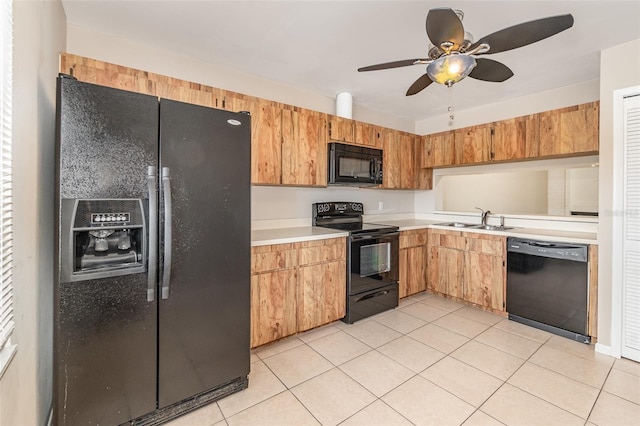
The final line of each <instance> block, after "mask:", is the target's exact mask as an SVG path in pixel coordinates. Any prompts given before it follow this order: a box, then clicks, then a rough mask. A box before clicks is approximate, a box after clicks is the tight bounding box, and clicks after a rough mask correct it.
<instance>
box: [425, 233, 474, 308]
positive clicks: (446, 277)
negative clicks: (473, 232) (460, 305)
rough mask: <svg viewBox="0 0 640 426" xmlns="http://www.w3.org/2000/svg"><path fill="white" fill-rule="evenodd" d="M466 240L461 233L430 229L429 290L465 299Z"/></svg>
mask: <svg viewBox="0 0 640 426" xmlns="http://www.w3.org/2000/svg"><path fill="white" fill-rule="evenodd" d="M465 249H466V238H465V237H464V236H462V233H461V232H459V231H443V230H436V229H430V230H429V232H428V253H427V255H428V265H429V267H428V270H427V288H428V289H429V290H431V291H435V292H438V293H442V294H447V295H450V296H453V297H457V298H460V299H461V298H462V297H463V277H464V253H465Z"/></svg>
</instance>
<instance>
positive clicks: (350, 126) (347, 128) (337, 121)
mask: <svg viewBox="0 0 640 426" xmlns="http://www.w3.org/2000/svg"><path fill="white" fill-rule="evenodd" d="M329 140H330V141H333V142H346V143H356V122H355V121H354V120H351V119H349V118H344V117H338V116H337V115H330V116H329Z"/></svg>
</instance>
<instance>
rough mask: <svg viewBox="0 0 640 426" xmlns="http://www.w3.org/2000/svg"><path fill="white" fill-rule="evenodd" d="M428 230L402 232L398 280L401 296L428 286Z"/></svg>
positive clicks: (422, 289)
mask: <svg viewBox="0 0 640 426" xmlns="http://www.w3.org/2000/svg"><path fill="white" fill-rule="evenodd" d="M427 254H428V253H427V230H426V229H418V230H412V231H402V232H400V252H399V262H400V265H399V269H400V271H399V272H400V279H399V281H398V287H399V297H400V298H403V297H407V296H410V295H412V294H415V293H419V292H421V291H424V290H425V289H426V288H427V259H428V256H427Z"/></svg>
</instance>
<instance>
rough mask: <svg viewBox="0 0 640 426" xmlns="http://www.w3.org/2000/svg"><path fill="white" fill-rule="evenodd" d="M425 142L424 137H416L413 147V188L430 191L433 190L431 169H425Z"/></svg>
mask: <svg viewBox="0 0 640 426" xmlns="http://www.w3.org/2000/svg"><path fill="white" fill-rule="evenodd" d="M425 144H426V140H425V138H424V137H422V138H421V137H419V136H416V137H415V138H414V146H413V155H414V159H413V165H414V167H415V169H414V170H415V178H414V185H415V186H414V188H415V189H432V188H433V169H432V168H426V167H425V166H424V165H423V164H424V163H425V160H424V157H425V155H426V148H425Z"/></svg>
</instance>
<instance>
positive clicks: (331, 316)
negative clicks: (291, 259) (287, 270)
mask: <svg viewBox="0 0 640 426" xmlns="http://www.w3.org/2000/svg"><path fill="white" fill-rule="evenodd" d="M345 271H346V266H345V261H344V260H341V261H337V262H329V263H319V264H317V265H310V266H302V267H300V269H299V270H298V274H299V275H298V294H297V305H298V312H297V316H298V331H299V332H300V331H305V330H309V329H312V328H315V327H318V326H320V325H323V324H328V323H330V322H333V321H336V320H339V319H340V318H343V317H344V316H345V313H346V311H345V309H346V294H347V290H346V272H345Z"/></svg>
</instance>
